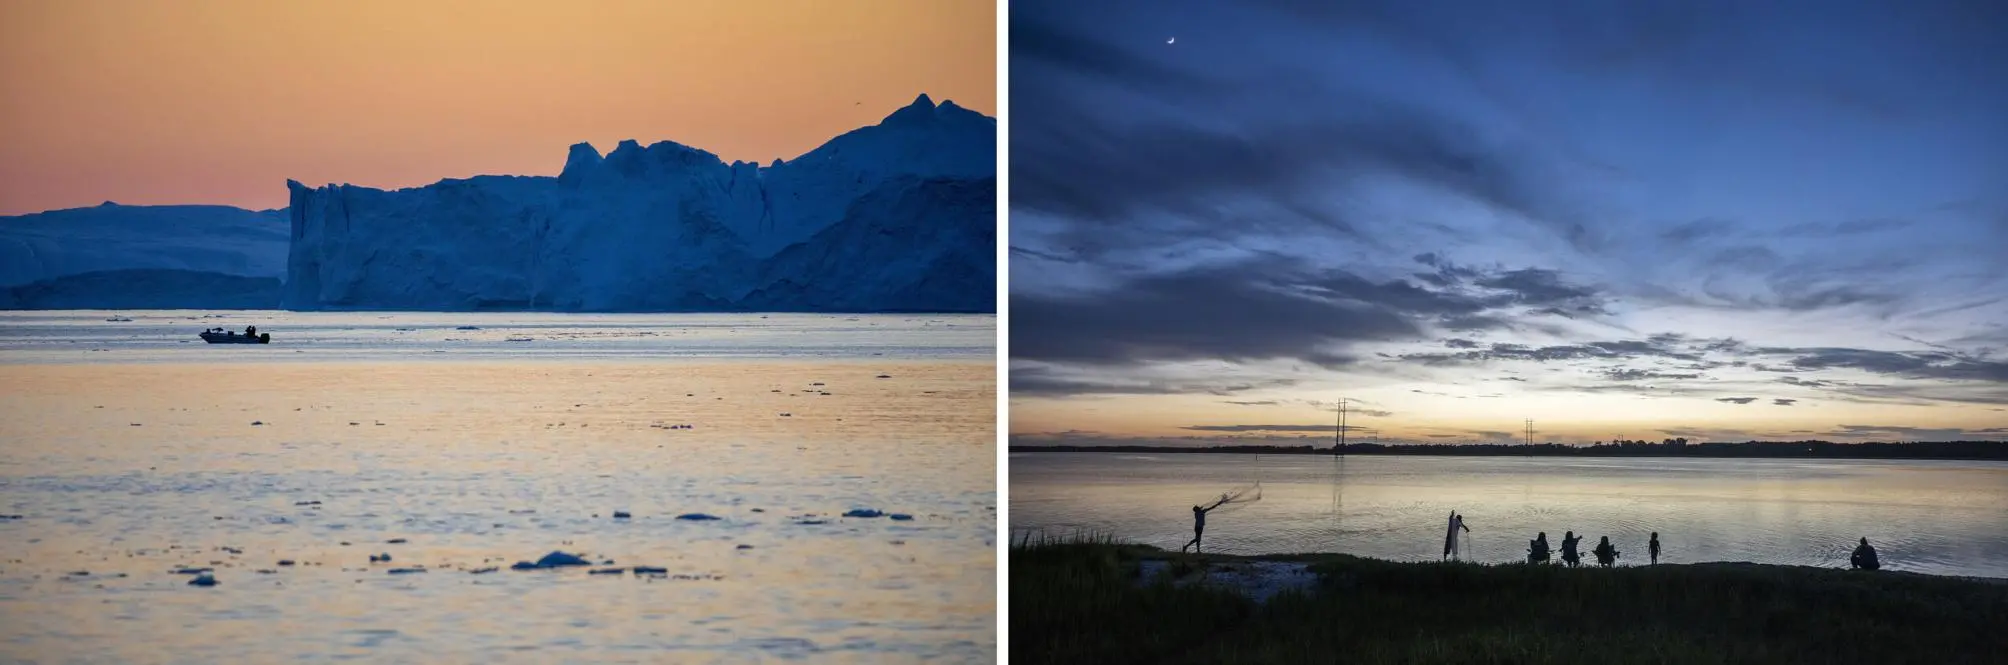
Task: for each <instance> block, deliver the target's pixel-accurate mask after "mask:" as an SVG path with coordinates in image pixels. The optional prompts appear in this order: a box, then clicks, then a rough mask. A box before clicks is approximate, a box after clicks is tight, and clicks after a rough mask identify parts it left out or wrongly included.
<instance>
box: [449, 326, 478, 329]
mask: <svg viewBox="0 0 2008 665" xmlns="http://www.w3.org/2000/svg"><path fill="white" fill-rule="evenodd" d="M480 329H481V326H460V327H458V328H454V330H480Z"/></svg>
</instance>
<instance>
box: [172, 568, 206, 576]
mask: <svg viewBox="0 0 2008 665" xmlns="http://www.w3.org/2000/svg"><path fill="white" fill-rule="evenodd" d="M215 570H216V569H215V568H176V569H174V570H173V571H171V572H173V573H174V574H176V575H201V574H204V573H209V572H214V571H215Z"/></svg>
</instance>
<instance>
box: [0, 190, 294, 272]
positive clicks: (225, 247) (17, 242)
mask: <svg viewBox="0 0 2008 665" xmlns="http://www.w3.org/2000/svg"><path fill="white" fill-rule="evenodd" d="M286 246H287V231H286V213H285V211H283V210H245V209H243V208H233V207H230V206H207V205H169V206H128V205H119V204H116V203H112V202H109V201H107V202H105V203H104V204H101V205H97V206H92V207H89V208H69V209H64V210H50V211H48V212H39V213H34V214H29V215H13V216H5V217H0V288H4V287H13V286H20V285H24V284H29V283H33V282H43V281H48V280H55V279H60V278H63V277H68V276H72V275H81V274H84V273H92V272H103V271H110V270H142V269H158V270H186V271H193V272H207V273H216V274H221V275H234V276H239V277H270V278H278V277H281V276H283V275H285V272H286Z"/></svg>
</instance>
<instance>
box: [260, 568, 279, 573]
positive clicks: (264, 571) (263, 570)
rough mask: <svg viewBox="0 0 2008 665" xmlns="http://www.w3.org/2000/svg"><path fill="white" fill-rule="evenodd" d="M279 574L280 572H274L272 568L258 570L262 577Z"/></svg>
mask: <svg viewBox="0 0 2008 665" xmlns="http://www.w3.org/2000/svg"><path fill="white" fill-rule="evenodd" d="M278 572H279V571H277V570H273V569H271V568H259V569H258V574H260V575H273V574H277V573H278Z"/></svg>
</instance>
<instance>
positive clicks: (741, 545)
mask: <svg viewBox="0 0 2008 665" xmlns="http://www.w3.org/2000/svg"><path fill="white" fill-rule="evenodd" d="M732 549H735V550H750V549H753V546H752V545H748V544H746V543H740V544H739V546H738V547H734V548H732Z"/></svg>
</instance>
